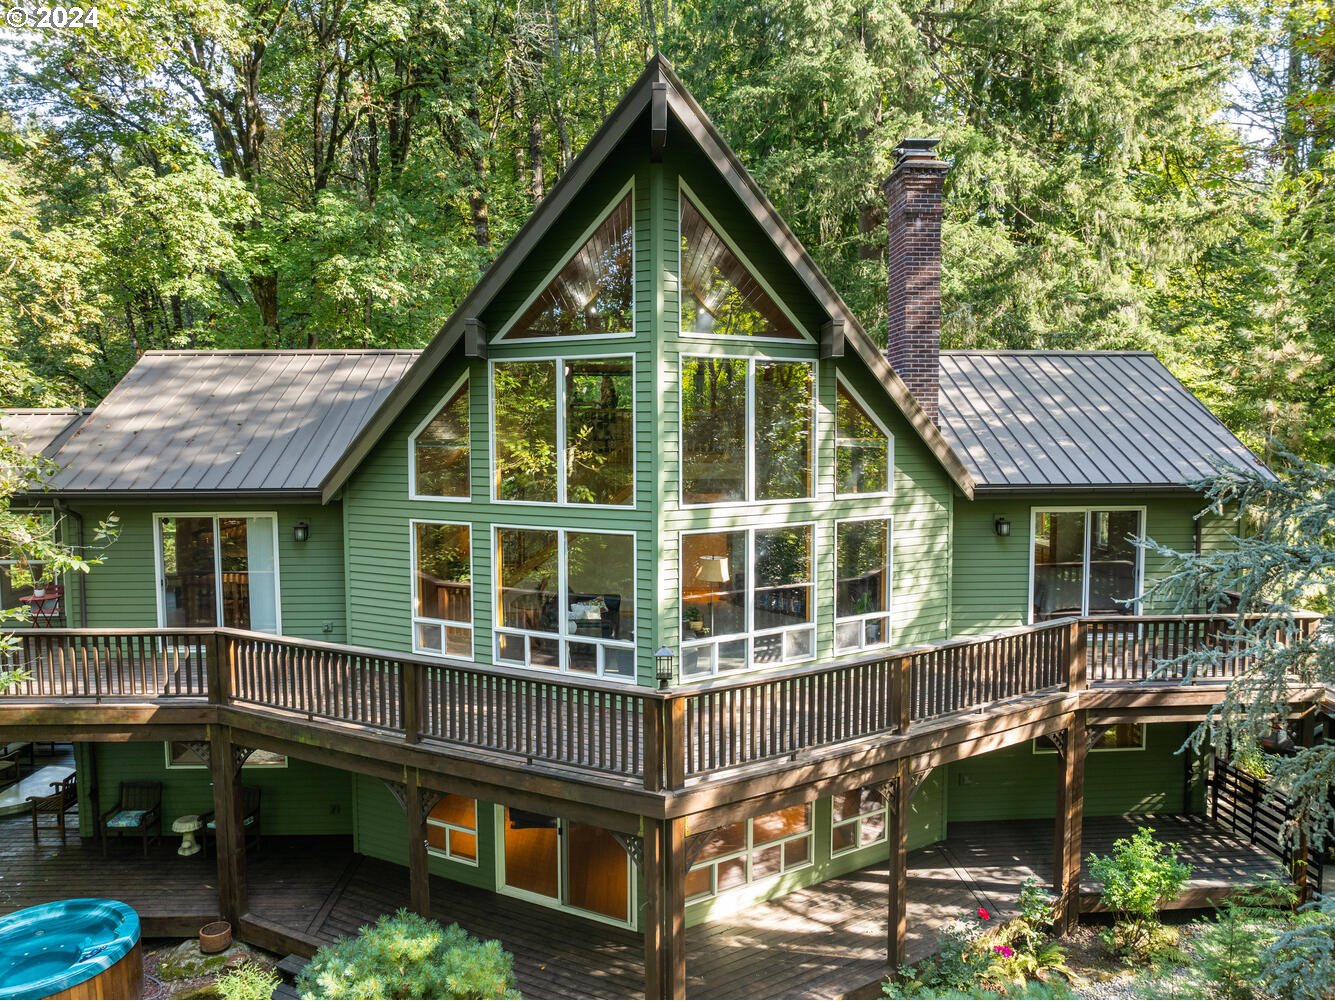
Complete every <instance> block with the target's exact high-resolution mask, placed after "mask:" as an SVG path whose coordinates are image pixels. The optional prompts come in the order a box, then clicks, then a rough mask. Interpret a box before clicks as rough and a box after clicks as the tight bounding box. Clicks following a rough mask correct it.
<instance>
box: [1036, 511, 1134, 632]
mask: <svg viewBox="0 0 1335 1001" xmlns="http://www.w3.org/2000/svg"><path fill="white" fill-rule="evenodd" d="M1142 514H1143V512H1142V511H1140V510H1139V509H1135V508H1133V509H1125V510H1105V509H1097V508H1086V509H1064V510H1055V511H1035V512H1034V541H1033V563H1032V570H1033V593H1032V596H1031V605H1030V619H1031V621H1033V622H1042V621H1044V620H1047V619H1057V618H1061V617H1063V616H1067V615H1131V614H1133V613H1134V612H1135V611H1136V608H1135V605H1134V603H1133V602H1134V599H1135V598H1136V597H1137V596H1138V595H1139V593H1140V560H1141V551H1140V548H1139V547H1138V546H1137V545H1136V543H1135V541H1134V540H1135V539H1137V538H1139V537H1140V535H1141V534H1142V532H1143V526H1142V524H1141V518H1142Z"/></svg>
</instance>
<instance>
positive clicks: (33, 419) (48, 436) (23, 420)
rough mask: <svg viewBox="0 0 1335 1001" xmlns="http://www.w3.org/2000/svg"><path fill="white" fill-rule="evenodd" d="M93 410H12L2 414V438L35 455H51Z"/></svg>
mask: <svg viewBox="0 0 1335 1001" xmlns="http://www.w3.org/2000/svg"><path fill="white" fill-rule="evenodd" d="M91 413H92V410H80V409H75V408H70V407H59V408H46V407H11V408H6V409H5V410H0V434H3V435H4V436H5V437H6V438H8V439H9V440H10V441H12V442H14V443H15V444H18V445H22V446H23V447H24V448H25V449H27V450H28V451H29V452H31V453H32V454H34V455H48V456H49V455H52V454H54V453H55V452H56V450H57V449H59V448H60V446H61V445H63V444H64V443H65V440H66V439H67V438H69V436H70V435H72V434H73V433H74V432H75V431H76V430H77V429H78V427H79V424H80V423H81V422H82V421H83V419H84V418H85V417H86V416H88V415H89V414H91Z"/></svg>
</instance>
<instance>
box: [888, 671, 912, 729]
mask: <svg viewBox="0 0 1335 1001" xmlns="http://www.w3.org/2000/svg"><path fill="white" fill-rule="evenodd" d="M894 671H895V677H894V682H893V685H892V687H891V689H890V711H891V712H892V713H893V714H894V719H895V729H896V730H897V731H898V732H899V733H908V732H909V728H910V727H911V726H912V725H913V658H912V657H898V658H896V659H895V661H894Z"/></svg>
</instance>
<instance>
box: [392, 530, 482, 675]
mask: <svg viewBox="0 0 1335 1001" xmlns="http://www.w3.org/2000/svg"><path fill="white" fill-rule="evenodd" d="M418 525H444V526H447V527H450V528H466V529H468V613H469V615H470V616H472V618H473V619H474V620H476V619H477V585H476V581H477V577H476V575H475V571H476V569H477V568H476V567H475V566H474V565H473V564H474V558H473V524H472V523H471V522H467V521H439V520H434V519H430V518H410V519H408V574H409V581H410V584H409V586H410V588H411V589H412V634H413V636H412V643H413V653H416V654H421V655H423V656H426V657H439V658H441V659H442V660H465V661H472V660H474V659H475V657H476V651H477V627H476V626H474V625H473V623H472V622H456V621H454V620H452V619H436V618H432V617H431V616H429V615H419V614H418V609H419V608H420V607H421V606H420V605H419V604H418V602H419V595H418V593H417V526H418ZM418 623H422V624H424V625H431V626H440V628H441V634H440V638H441V643H442V648H441V649H440V650H428V649H426V648H425V647H422V646H419V645H418V643H417V625H418ZM446 628H451V629H467V630H468V633H469V636H471V637H472V642H471V643H470V644H469V647H470V650H469V654H468V656H467V657H464V656H461V655H460V654H456V653H446V652H445V650H444V642H445V629H446Z"/></svg>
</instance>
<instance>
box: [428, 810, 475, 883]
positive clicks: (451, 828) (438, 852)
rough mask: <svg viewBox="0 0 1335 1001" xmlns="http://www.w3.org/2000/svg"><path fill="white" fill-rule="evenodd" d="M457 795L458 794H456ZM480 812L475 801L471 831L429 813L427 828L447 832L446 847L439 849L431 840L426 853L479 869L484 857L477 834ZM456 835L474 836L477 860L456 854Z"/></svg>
mask: <svg viewBox="0 0 1335 1001" xmlns="http://www.w3.org/2000/svg"><path fill="white" fill-rule="evenodd" d="M455 795H458V794H457V793H456V794H455ZM459 798H460V799H470V798H471V797H468V796H460V797H459ZM433 809H434V808H433ZM480 812H481V811H480V808H479V806H478V801H477V800H473V828H472V829H471V830H470V829H469V828H467V827H463V826H462V825H460V824H451V823H450V822H449V821H447V820H436V819H435V818H434V817H432V816H431V815H430V813H428V814H427V818H426V826H427V827H438V828H440V829H441V830H443V831H444V832H445V847H444V848H437V847H436V846H435V845H433V844H432V843H431V841H430V839H428V840H427V843H426V853H427V854H428V855H434V856H435V857H436V858H443V859H448V860H449V861H451V862H456V863H458V864H459V865H471V866H472V867H473V868H474V869H476V868H478V867H479V865H480V864H481V856H482V842H481V840H480V839H479V838H478V833H477V828H478V826H479V823H478V822H479V819H480V818H479V814H480ZM456 833H458V834H464V835H472V838H473V854H474V856H476V857H475V858H469V857H468V856H467V855H456V854H454V849H453V847H452V846H453V844H454V835H455V834H456Z"/></svg>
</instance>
